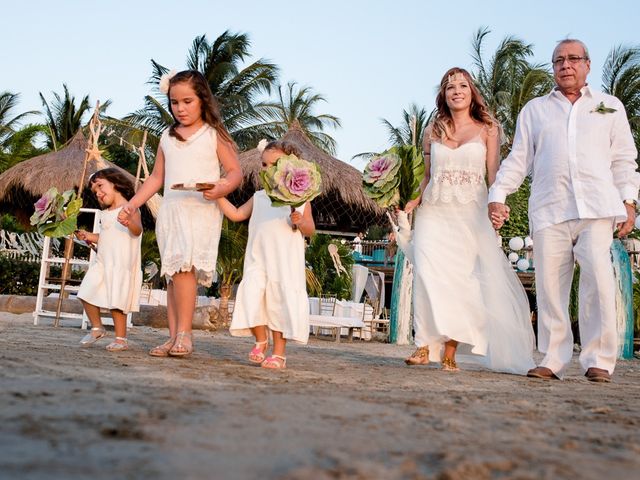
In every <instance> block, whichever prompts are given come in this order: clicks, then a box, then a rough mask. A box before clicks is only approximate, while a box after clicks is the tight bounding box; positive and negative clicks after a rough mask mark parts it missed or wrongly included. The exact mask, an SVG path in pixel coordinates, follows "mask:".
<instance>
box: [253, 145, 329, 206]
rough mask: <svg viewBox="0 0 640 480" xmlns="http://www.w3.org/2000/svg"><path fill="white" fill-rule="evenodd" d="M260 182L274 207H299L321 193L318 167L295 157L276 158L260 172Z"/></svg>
mask: <svg viewBox="0 0 640 480" xmlns="http://www.w3.org/2000/svg"><path fill="white" fill-rule="evenodd" d="M260 180H261V181H262V186H263V187H264V189H265V191H266V193H267V196H268V197H269V198H270V199H271V205H273V206H274V207H282V206H290V207H292V208H295V207H299V206H301V205H304V204H305V203H306V202H309V201H311V200H313V199H314V198H316V197H317V196H318V195H320V193H321V192H322V189H321V186H322V180H321V178H320V169H319V168H318V165H316V164H315V163H313V162H308V161H306V160H303V159H302V158H298V157H297V156H295V155H283V156H282V157H280V158H278V160H277V161H276V162H275V163H274V164H273V165H271V166H270V167H268V168H266V169H264V170H262V171H261V172H260Z"/></svg>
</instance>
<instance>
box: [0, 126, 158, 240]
mask: <svg viewBox="0 0 640 480" xmlns="http://www.w3.org/2000/svg"><path fill="white" fill-rule="evenodd" d="M87 146H88V142H87V140H86V139H85V137H84V135H83V134H82V131H78V133H76V135H75V136H74V137H73V138H72V139H71V141H70V142H69V143H68V144H67V145H66V146H65V147H64V148H62V149H60V150H58V151H55V152H48V153H45V154H44V155H39V156H37V157H34V158H30V159H29V160H25V161H24V162H20V163H19V164H17V165H15V166H13V167H11V168H10V169H9V170H7V171H5V172H3V173H2V174H1V175H0V212H9V213H13V214H15V215H16V217H18V219H19V220H20V221H22V222H23V223H26V224H28V219H29V217H30V216H31V214H32V213H33V204H34V203H35V202H36V201H37V200H38V198H40V197H41V196H42V195H43V194H44V193H45V192H46V191H47V190H49V189H50V188H51V187H56V188H57V189H58V191H60V192H63V191H65V190H70V189H72V188H76V189H77V188H78V182H79V181H80V176H81V175H82V167H83V164H84V159H85V154H86V149H87ZM108 167H115V168H117V169H119V170H121V171H122V172H124V174H125V175H126V176H127V177H129V179H130V180H131V182H132V183H133V182H135V177H134V176H133V175H131V174H130V173H129V172H127V171H126V170H124V169H122V168H120V167H118V166H117V165H114V164H112V163H110V162H108V161H106V160H104V159H103V158H99V159H98V160H95V159H91V160H90V161H89V162H88V164H87V174H86V182H87V183H85V187H86V186H87V184H88V181H89V177H90V176H91V175H92V174H93V173H94V172H96V171H98V170H101V169H103V168H108ZM85 192H87V193H88V194H87V195H83V197H84V206H85V207H88V208H100V207H99V206H98V204H97V202H96V199H95V197H94V195H93V194H89V190H85ZM152 200H153V201H154V203H157V202H158V198H156V199H152ZM149 203H151V201H150V202H149ZM150 208H152V210H154V211H157V209H156V208H155V207H154V206H153V205H150ZM142 216H143V223H144V224H145V227H146V228H149V227H150V226H152V225H153V223H154V220H153V215H152V214H151V211H150V210H149V209H148V208H146V207H144V208H143V209H142Z"/></svg>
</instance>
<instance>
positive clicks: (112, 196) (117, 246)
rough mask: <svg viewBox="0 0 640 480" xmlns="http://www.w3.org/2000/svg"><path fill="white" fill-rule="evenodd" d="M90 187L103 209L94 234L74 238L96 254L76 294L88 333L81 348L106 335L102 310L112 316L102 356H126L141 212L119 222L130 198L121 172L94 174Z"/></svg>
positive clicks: (137, 283)
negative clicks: (110, 339) (112, 332)
mask: <svg viewBox="0 0 640 480" xmlns="http://www.w3.org/2000/svg"><path fill="white" fill-rule="evenodd" d="M89 185H90V186H91V191H92V192H93V193H94V194H95V195H96V197H97V199H98V202H99V203H100V205H102V206H103V207H105V209H104V210H103V211H102V212H100V213H99V216H100V232H99V233H90V232H87V231H85V230H78V231H77V232H76V236H77V237H78V238H79V239H80V240H84V241H86V242H89V243H95V244H97V245H98V253H97V255H96V256H95V258H94V260H93V262H92V263H91V265H89V270H88V271H87V273H86V275H85V276H84V279H83V280H82V284H81V285H80V290H79V291H78V298H80V300H81V301H82V305H83V307H84V311H85V312H86V314H87V317H89V320H90V322H91V331H90V332H89V333H88V334H87V335H85V337H84V338H83V339H82V340H81V341H80V344H81V345H82V346H88V345H91V344H93V343H95V342H96V341H97V340H99V339H100V338H102V337H104V336H105V335H106V330H105V328H104V326H103V325H102V320H101V319H100V308H106V309H108V310H110V311H111V316H112V317H113V325H114V329H115V334H116V339H115V341H114V342H112V343H110V344H109V345H107V350H109V351H110V352H116V351H121V350H127V348H128V345H127V314H128V313H129V312H137V311H138V309H139V299H140V288H141V287H142V271H141V268H140V242H141V238H142V222H141V219H140V212H139V211H138V210H136V211H135V212H133V213H132V214H131V215H129V216H128V217H127V219H125V220H123V221H121V222H118V219H117V216H118V213H120V210H121V209H122V206H123V205H124V204H125V203H127V200H128V199H130V198H131V197H132V196H133V185H132V184H131V182H130V181H129V180H128V179H127V177H126V176H125V175H124V173H122V172H121V171H120V170H118V169H116V168H105V169H104V170H99V171H97V172H96V173H94V174H93V175H92V176H91V178H90V179H89Z"/></svg>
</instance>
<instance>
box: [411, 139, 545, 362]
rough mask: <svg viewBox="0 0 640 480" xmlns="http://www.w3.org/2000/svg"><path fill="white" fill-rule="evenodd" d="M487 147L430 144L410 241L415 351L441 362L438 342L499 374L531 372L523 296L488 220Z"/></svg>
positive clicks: (530, 335)
mask: <svg viewBox="0 0 640 480" xmlns="http://www.w3.org/2000/svg"><path fill="white" fill-rule="evenodd" d="M485 173H486V146H485V144H484V143H483V142H482V140H481V139H480V137H476V139H474V140H473V141H471V142H468V143H466V144H463V145H461V146H460V147H458V148H455V149H453V148H449V147H447V146H446V145H444V144H441V143H437V142H434V143H432V144H431V178H430V181H429V183H428V185H427V187H426V189H425V191H424V194H423V199H422V204H421V206H420V207H419V208H418V209H417V210H416V221H415V232H414V235H413V254H414V257H415V259H414V290H413V292H414V293H413V296H414V298H413V303H414V322H415V326H414V329H415V343H416V345H417V346H418V347H422V346H428V347H429V350H430V360H432V361H441V359H442V351H443V346H444V342H446V341H448V340H457V341H458V342H460V345H459V347H458V352H459V353H461V354H465V353H470V354H472V356H471V358H472V359H473V360H474V361H477V362H478V363H480V364H482V365H483V366H485V367H487V368H489V369H492V370H496V371H501V372H509V373H518V374H524V373H526V372H527V370H529V369H530V368H533V367H535V364H534V361H533V357H532V352H533V348H534V334H533V328H532V326H531V320H530V316H529V304H528V301H527V297H526V294H525V292H524V289H523V287H522V284H521V283H520V281H519V279H518V277H517V275H516V274H515V272H514V271H513V269H512V267H511V265H510V263H509V261H508V260H507V258H506V257H505V255H504V253H503V252H502V250H501V249H500V247H499V246H498V241H497V238H496V234H495V231H494V230H493V228H492V226H491V222H490V221H489V218H488V215H487V188H486V183H485Z"/></svg>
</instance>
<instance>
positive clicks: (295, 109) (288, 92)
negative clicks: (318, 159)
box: [261, 82, 341, 155]
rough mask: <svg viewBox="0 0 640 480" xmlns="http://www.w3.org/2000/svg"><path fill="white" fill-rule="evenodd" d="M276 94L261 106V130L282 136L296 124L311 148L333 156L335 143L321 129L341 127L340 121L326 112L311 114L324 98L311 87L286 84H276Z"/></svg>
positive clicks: (274, 136) (271, 134) (294, 83)
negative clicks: (309, 141)
mask: <svg viewBox="0 0 640 480" xmlns="http://www.w3.org/2000/svg"><path fill="white" fill-rule="evenodd" d="M276 91H277V92H276V93H277V98H276V99H275V101H271V102H266V103H264V104H263V109H262V114H261V119H262V120H263V121H264V125H263V128H266V129H267V130H268V131H269V132H270V136H271V137H272V138H278V137H281V136H282V135H284V134H285V133H286V132H287V130H289V128H290V127H291V126H292V125H294V124H295V123H297V124H298V125H299V127H300V128H301V130H302V131H303V132H304V133H305V135H306V136H307V137H308V138H309V140H311V142H312V143H313V144H314V145H316V146H317V147H319V148H321V149H322V150H324V151H326V152H328V153H329V154H331V155H335V153H336V141H335V140H334V139H333V137H331V136H330V135H329V134H327V133H325V132H324V130H325V129H326V128H337V127H340V126H341V123H340V119H339V118H338V117H336V116H334V115H330V114H327V113H323V114H315V113H314V109H315V107H316V105H317V104H318V103H320V102H326V101H327V100H326V99H325V98H324V96H322V95H321V94H319V93H313V90H312V89H311V87H308V86H306V87H300V86H298V84H297V83H296V82H288V83H287V85H286V87H283V86H282V85H278V86H277V89H276Z"/></svg>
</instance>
